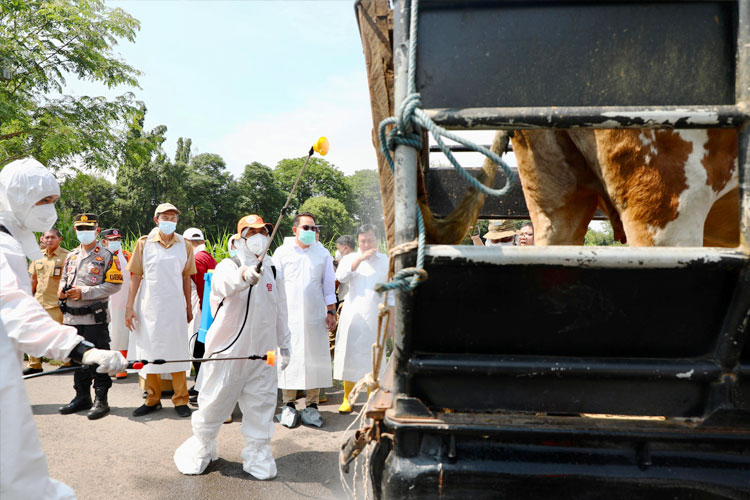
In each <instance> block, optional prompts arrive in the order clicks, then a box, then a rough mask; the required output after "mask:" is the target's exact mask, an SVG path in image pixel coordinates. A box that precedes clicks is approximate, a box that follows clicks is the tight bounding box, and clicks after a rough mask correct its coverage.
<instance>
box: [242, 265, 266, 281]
mask: <svg viewBox="0 0 750 500" xmlns="http://www.w3.org/2000/svg"><path fill="white" fill-rule="evenodd" d="M261 276H263V268H262V267H261V268H260V272H258V271H256V270H255V266H251V267H245V269H243V271H242V279H243V280H244V281H245V282H246V283H250V284H251V285H257V284H258V280H260V277H261Z"/></svg>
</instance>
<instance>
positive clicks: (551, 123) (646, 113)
mask: <svg viewBox="0 0 750 500" xmlns="http://www.w3.org/2000/svg"><path fill="white" fill-rule="evenodd" d="M425 112H426V113H427V115H428V116H429V117H430V118H432V119H433V120H434V121H435V123H437V124H438V125H440V126H442V127H445V128H449V129H463V130H468V129H471V130H482V129H486V130H498V129H505V130H519V129H535V128H543V129H550V128H556V129H570V128H604V129H616V128H677V129H683V128H736V127H739V126H741V125H742V124H743V123H745V122H747V121H748V120H749V119H750V116H749V115H748V112H750V110H748V109H747V108H741V107H738V106H729V105H727V106H667V107H651V106H630V107H564V106H561V107H554V108H543V107H540V108H464V109H448V108H442V109H426V110H425Z"/></svg>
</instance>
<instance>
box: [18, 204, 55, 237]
mask: <svg viewBox="0 0 750 500" xmlns="http://www.w3.org/2000/svg"><path fill="white" fill-rule="evenodd" d="M55 221H57V210H56V209H55V204H54V203H45V204H44V205H34V206H33V207H31V210H29V213H28V214H26V218H25V219H24V220H23V225H24V226H26V229H28V230H30V231H36V232H39V233H46V232H47V231H49V230H50V229H52V226H54V225H55Z"/></svg>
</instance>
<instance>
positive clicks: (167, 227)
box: [159, 220, 177, 236]
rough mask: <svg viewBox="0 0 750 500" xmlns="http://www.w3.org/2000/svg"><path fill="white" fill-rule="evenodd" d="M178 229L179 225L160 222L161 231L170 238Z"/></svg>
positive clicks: (164, 221)
mask: <svg viewBox="0 0 750 500" xmlns="http://www.w3.org/2000/svg"><path fill="white" fill-rule="evenodd" d="M175 229H177V223H176V222H172V221H168V220H160V221H159V231H161V232H162V233H164V234H166V235H167V236H169V235H170V234H172V233H174V230H175Z"/></svg>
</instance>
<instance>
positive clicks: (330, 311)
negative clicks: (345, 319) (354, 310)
mask: <svg viewBox="0 0 750 500" xmlns="http://www.w3.org/2000/svg"><path fill="white" fill-rule="evenodd" d="M326 314H333V315H334V316H335V315H336V313H335V312H333V309H329V310H327V311H326Z"/></svg>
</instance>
